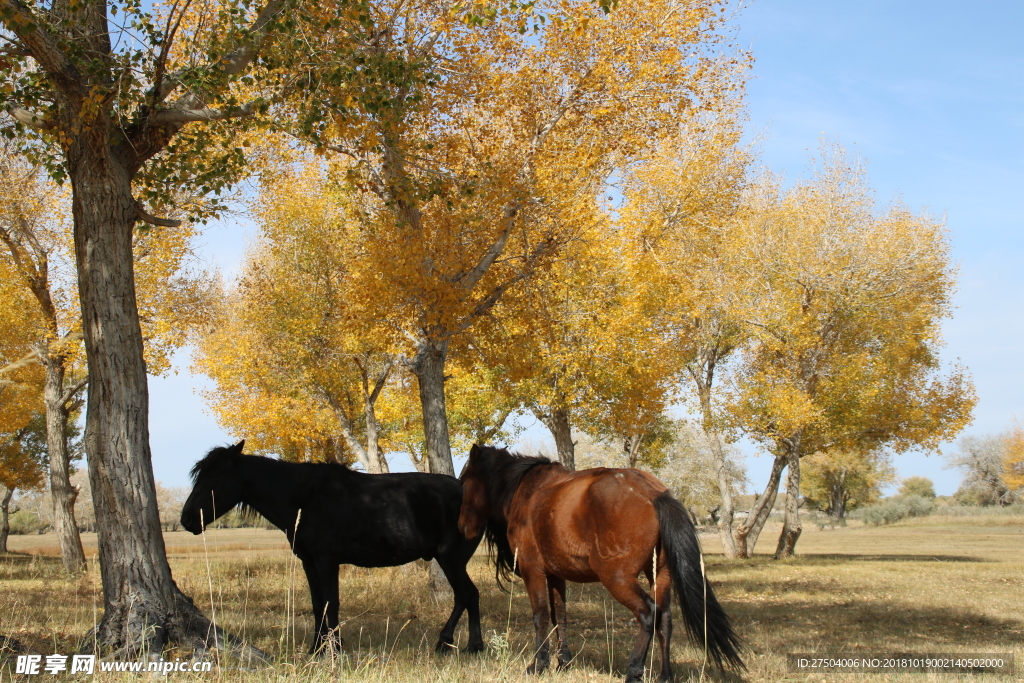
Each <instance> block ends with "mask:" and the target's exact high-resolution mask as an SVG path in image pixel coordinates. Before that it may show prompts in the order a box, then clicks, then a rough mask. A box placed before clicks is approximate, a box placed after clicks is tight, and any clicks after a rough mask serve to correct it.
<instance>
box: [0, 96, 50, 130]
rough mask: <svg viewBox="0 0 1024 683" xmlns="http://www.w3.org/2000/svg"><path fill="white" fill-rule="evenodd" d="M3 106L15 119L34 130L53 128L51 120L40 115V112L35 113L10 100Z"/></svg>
mask: <svg viewBox="0 0 1024 683" xmlns="http://www.w3.org/2000/svg"><path fill="white" fill-rule="evenodd" d="M4 108H5V109H6V110H7V113H8V114H10V115H11V116H12V117H13V118H14V120H15V121H18V122H20V123H24V124H25V125H26V126H30V127H32V128H35V129H36V130H50V129H51V128H53V122H52V121H50V120H48V119H47V118H46V117H45V116H41V115H40V114H36V113H34V112H31V111H29V110H28V109H24V108H22V107H18V106H15V105H14V104H13V103H12V102H7V103H6V106H5V107H4Z"/></svg>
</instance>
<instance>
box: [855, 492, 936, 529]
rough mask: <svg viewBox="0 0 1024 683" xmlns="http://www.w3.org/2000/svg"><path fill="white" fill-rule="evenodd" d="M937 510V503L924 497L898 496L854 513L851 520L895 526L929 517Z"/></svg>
mask: <svg viewBox="0 0 1024 683" xmlns="http://www.w3.org/2000/svg"><path fill="white" fill-rule="evenodd" d="M934 509H935V502H934V501H932V500H931V499H929V498H925V497H923V496H897V497H895V498H889V499H888V500H884V501H882V502H881V503H878V504H877V505H871V506H869V507H866V508H861V509H860V510H857V511H855V512H853V513H852V514H851V515H850V517H851V519H860V520H862V521H863V522H864V523H865V524H870V525H872V526H882V525H883V524H893V523H895V522H899V521H901V520H904V519H910V518H911V517H927V516H928V515H930V514H931V513H932V511H933V510H934Z"/></svg>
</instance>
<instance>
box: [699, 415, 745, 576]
mask: <svg viewBox="0 0 1024 683" xmlns="http://www.w3.org/2000/svg"><path fill="white" fill-rule="evenodd" d="M704 435H705V436H706V437H707V439H708V442H709V443H710V444H711V454H712V457H713V458H714V463H715V471H716V473H717V475H718V495H719V496H721V499H722V504H721V506H719V513H720V514H719V517H718V535H719V536H720V537H721V539H722V552H723V554H724V555H725V556H726V557H727V558H729V559H735V558H737V557H739V551H737V549H736V541H735V539H733V536H732V533H733V531H732V520H733V513H734V504H733V500H732V487H731V486H730V482H729V471H728V468H727V467H726V463H725V448H723V447H722V438H721V436H719V434H718V432H709V431H705V432H704Z"/></svg>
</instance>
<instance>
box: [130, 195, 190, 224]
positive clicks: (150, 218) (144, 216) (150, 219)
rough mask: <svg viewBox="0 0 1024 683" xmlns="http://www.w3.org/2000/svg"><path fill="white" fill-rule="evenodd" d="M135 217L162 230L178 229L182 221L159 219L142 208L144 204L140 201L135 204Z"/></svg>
mask: <svg viewBox="0 0 1024 683" xmlns="http://www.w3.org/2000/svg"><path fill="white" fill-rule="evenodd" d="M135 215H136V217H138V219H139V220H140V221H142V222H143V223H149V224H150V225H156V226H158V227H161V228H176V227H178V226H179V225H181V221H179V220H177V219H174V218H157V217H156V216H154V215H152V214H151V213H149V212H147V211H146V210H145V209H144V208H142V204H140V203H139V202H138V201H136V202H135Z"/></svg>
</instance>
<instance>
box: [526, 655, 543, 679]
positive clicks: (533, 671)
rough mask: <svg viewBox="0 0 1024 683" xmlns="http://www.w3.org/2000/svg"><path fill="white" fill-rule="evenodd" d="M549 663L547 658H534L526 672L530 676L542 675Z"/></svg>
mask: <svg viewBox="0 0 1024 683" xmlns="http://www.w3.org/2000/svg"><path fill="white" fill-rule="evenodd" d="M548 663H549V662H548V661H547V660H538V659H535V660H533V663H532V664H530V666H528V667H526V673H527V674H528V675H530V676H537V675H540V674H542V673H544V671H545V670H547V668H548Z"/></svg>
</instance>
